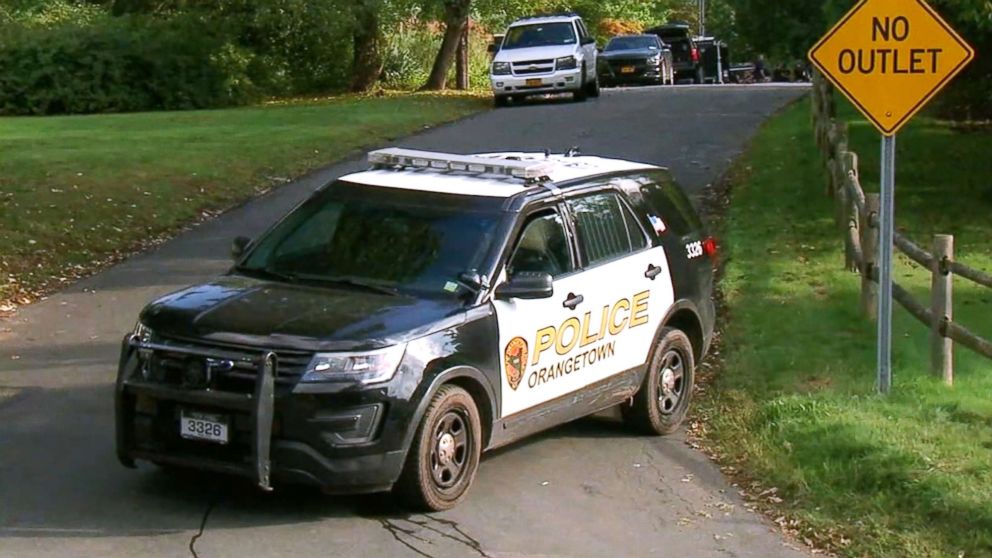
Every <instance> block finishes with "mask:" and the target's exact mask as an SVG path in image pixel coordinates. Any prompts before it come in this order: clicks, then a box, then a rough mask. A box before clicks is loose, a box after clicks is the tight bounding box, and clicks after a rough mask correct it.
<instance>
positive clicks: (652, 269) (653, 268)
mask: <svg viewBox="0 0 992 558" xmlns="http://www.w3.org/2000/svg"><path fill="white" fill-rule="evenodd" d="M659 275H661V266H658V265H653V264H648V270H647V271H645V272H644V276H645V277H647V278H648V279H650V280H652V281H654V280H655V278H656V277H658V276H659Z"/></svg>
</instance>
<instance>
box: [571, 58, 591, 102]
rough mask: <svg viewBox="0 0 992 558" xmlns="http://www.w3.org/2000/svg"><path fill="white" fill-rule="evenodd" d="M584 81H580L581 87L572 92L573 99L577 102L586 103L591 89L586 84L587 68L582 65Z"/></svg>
mask: <svg viewBox="0 0 992 558" xmlns="http://www.w3.org/2000/svg"><path fill="white" fill-rule="evenodd" d="M581 79H582V81H581V82H580V83H579V88H578V89H576V90H575V91H573V92H572V99H574V100H575V102H576V103H584V102H586V99H587V98H588V97H589V89H588V88H587V86H586V68H585V66H583V67H582V78H581Z"/></svg>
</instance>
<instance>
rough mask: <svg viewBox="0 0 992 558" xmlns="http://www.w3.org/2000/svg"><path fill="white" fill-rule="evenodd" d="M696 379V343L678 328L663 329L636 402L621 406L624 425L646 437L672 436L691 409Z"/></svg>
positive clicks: (634, 400)
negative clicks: (694, 346) (694, 353)
mask: <svg viewBox="0 0 992 558" xmlns="http://www.w3.org/2000/svg"><path fill="white" fill-rule="evenodd" d="M676 365H678V367H679V369H678V370H676ZM695 378H696V364H695V361H694V359H693V353H692V342H691V341H689V338H688V337H687V336H686V334H685V333H683V332H681V331H679V330H677V329H672V328H669V327H666V328H664V329H662V330H661V334H660V338H659V340H658V342H657V343H656V344H655V346H654V349H652V351H651V356H650V360H648V372H647V374H645V375H644V382H643V383H642V384H641V388H640V389H639V390H638V391H637V394H636V395H634V399H633V402H632V403H630V404H625V405H622V406H621V407H620V411H621V414H622V415H623V422H624V424H626V425H627V427H629V428H631V429H632V430H634V431H635V432H640V433H642V434H648V435H652V436H663V435H665V434H671V433H672V432H674V431H675V430H677V429H678V427H679V426H680V425H681V424H682V421H683V420H684V419H685V415H686V412H687V411H688V410H689V402H690V401H691V399H692V387H693V383H694V381H695Z"/></svg>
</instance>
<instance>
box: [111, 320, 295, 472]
mask: <svg viewBox="0 0 992 558" xmlns="http://www.w3.org/2000/svg"><path fill="white" fill-rule="evenodd" d="M139 351H141V352H146V351H147V352H148V353H147V354H148V355H149V356H150V353H151V352H155V351H162V352H168V353H170V354H184V355H188V356H195V357H203V358H204V359H209V358H216V359H230V358H231V355H230V354H225V353H223V352H222V351H213V350H206V349H193V348H186V347H176V346H172V345H162V344H157V343H146V342H142V341H141V340H140V339H138V338H137V337H136V336H134V335H131V336H129V337H127V338H126V339H125V340H124V346H123V347H122V350H121V361H120V367H119V369H118V370H119V372H118V376H117V385H116V397H115V399H116V407H117V408H116V411H117V412H116V413H115V415H116V423H117V424H116V431H117V457H118V459H119V460H120V462H121V463H122V464H124V465H125V466H126V467H132V468H133V467H134V466H135V465H134V459H135V458H139V459H149V460H153V461H158V462H161V463H167V464H172V465H180V466H182V465H189V466H195V467H198V468H202V469H207V470H213V471H217V472H223V473H234V474H240V475H243V476H247V477H249V478H252V479H253V480H254V481H255V483H256V484H258V486H259V487H260V488H261V489H262V490H265V491H271V490H272V483H271V475H272V462H271V459H270V452H271V448H272V421H273V416H274V406H275V378H276V372H277V367H278V362H277V358H276V354H275V353H273V352H271V351H267V352H264V353H260V354H259V355H258V356H257V357H253V358H251V362H252V363H253V364H255V365H256V367H257V372H256V374H257V375H256V381H255V391H254V393H250V394H246V393H234V392H225V391H216V390H206V389H186V388H181V387H176V386H172V385H162V384H156V383H151V382H141V381H134V378H133V376H134V374H135V373H137V371H138V370H139V364H138V362H137V359H138V358H139V356H138V355H139ZM132 359H133V360H134V362H131V361H132ZM238 360H239V361H240V362H247V360H246V358H245V357H244V356H243V355H242V356H239V357H238ZM132 395H147V396H150V397H152V398H155V399H162V400H169V401H174V402H178V403H187V404H192V405H209V406H211V407H218V408H221V409H228V410H232V411H241V412H250V413H251V424H252V445H251V462H250V463H249V464H247V465H242V464H238V463H231V462H226V461H220V460H212V459H204V458H198V457H184V456H174V455H168V454H158V453H151V452H146V451H143V450H140V449H136V448H135V444H134V442H133V439H134V438H133V435H134V433H133V427H134V414H135V408H134V404H133V402H130V401H129V399H130V396H132Z"/></svg>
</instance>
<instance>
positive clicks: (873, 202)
mask: <svg viewBox="0 0 992 558" xmlns="http://www.w3.org/2000/svg"><path fill="white" fill-rule="evenodd" d="M880 207H881V202H880V200H879V197H878V194H867V195H866V196H865V213H864V215H862V216H861V235H862V236H861V249H862V251H863V252H864V257H865V265H864V269H862V270H861V313H862V314H864V315H865V317H866V318H868V319H869V320H876V319H878V285H877V284H876V283H875V282H874V281H872V274H874V273H875V268H876V267H877V266H878V214H879V208H880Z"/></svg>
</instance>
